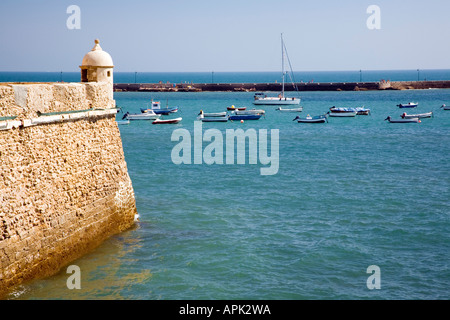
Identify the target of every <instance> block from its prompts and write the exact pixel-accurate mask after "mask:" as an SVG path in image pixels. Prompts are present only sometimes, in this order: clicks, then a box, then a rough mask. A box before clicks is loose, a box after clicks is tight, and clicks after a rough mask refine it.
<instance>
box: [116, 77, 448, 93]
mask: <svg viewBox="0 0 450 320" xmlns="http://www.w3.org/2000/svg"><path fill="white" fill-rule="evenodd" d="M281 86H282V84H281V83H169V82H168V83H162V82H159V83H115V84H114V91H115V92H121V91H124V92H196V91H209V92H214V91H217V92H239V91H243V92H251V91H281ZM296 86H297V88H298V90H299V91H368V90H414V89H449V88H450V80H441V81H389V80H388V81H385V80H382V81H379V82H329V83H319V82H317V83H315V82H308V83H303V82H302V83H297V84H296ZM294 90H295V87H294V86H293V85H292V84H291V85H286V86H285V91H294Z"/></svg>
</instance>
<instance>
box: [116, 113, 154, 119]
mask: <svg viewBox="0 0 450 320" xmlns="http://www.w3.org/2000/svg"><path fill="white" fill-rule="evenodd" d="M160 117H161V115H160V114H145V113H140V114H129V115H127V116H126V117H125V119H126V120H156V119H159V118H160Z"/></svg>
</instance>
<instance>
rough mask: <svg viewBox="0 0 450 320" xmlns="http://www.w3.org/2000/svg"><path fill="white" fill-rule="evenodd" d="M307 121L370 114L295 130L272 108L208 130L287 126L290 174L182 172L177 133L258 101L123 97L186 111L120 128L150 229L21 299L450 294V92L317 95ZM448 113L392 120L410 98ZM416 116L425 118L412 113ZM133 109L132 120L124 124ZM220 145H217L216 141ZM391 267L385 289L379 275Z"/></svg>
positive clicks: (307, 104)
mask: <svg viewBox="0 0 450 320" xmlns="http://www.w3.org/2000/svg"><path fill="white" fill-rule="evenodd" d="M301 96H302V103H301V104H302V106H303V107H304V111H303V112H302V113H301V115H302V116H305V115H306V114H311V115H317V114H321V113H324V112H326V111H327V110H328V108H329V107H331V106H333V105H335V106H342V107H343V106H348V107H352V106H361V105H365V106H366V107H368V108H370V109H371V110H372V112H371V115H370V116H357V117H355V118H330V119H329V123H326V124H320V125H317V124H316V125H314V124H313V125H311V124H299V123H296V122H293V121H292V119H293V118H294V117H295V114H292V113H280V112H278V111H275V107H270V106H267V107H264V109H265V110H266V116H265V117H263V118H261V119H260V120H258V121H246V122H244V123H240V122H233V123H230V122H228V123H207V124H206V123H205V124H203V130H207V129H209V128H217V129H219V130H220V131H221V132H222V133H223V134H224V136H225V133H226V131H225V130H226V129H237V128H242V129H244V130H247V129H255V130H259V129H279V148H280V150H279V161H280V164H279V171H278V173H277V174H276V175H271V176H262V175H260V168H261V167H264V166H263V165H261V164H260V163H259V162H258V164H256V165H250V164H245V165H238V164H234V165H217V164H213V165H206V164H200V165H194V164H192V165H187V164H182V165H175V164H173V162H172V160H171V151H172V148H173V147H174V146H175V145H176V144H177V142H172V141H171V135H172V133H173V131H174V130H175V129H179V128H184V129H187V130H189V132H191V133H193V126H194V120H195V118H196V115H197V113H198V112H199V110H200V109H202V110H204V111H206V112H215V111H225V110H226V109H225V108H226V107H227V106H229V105H232V104H233V105H236V106H247V107H252V104H251V101H252V97H253V95H252V93H217V92H216V93H124V92H121V93H115V99H116V101H117V105H119V106H121V107H122V109H123V111H124V112H126V111H130V112H139V108H141V107H145V106H146V105H147V103H148V102H149V101H150V99H151V98H153V99H156V100H161V102H162V104H163V105H165V104H166V103H168V104H169V106H176V105H178V106H179V107H180V111H179V112H178V113H177V114H176V116H177V117H178V116H181V117H183V121H182V122H180V123H179V124H176V125H159V126H156V125H152V124H151V122H147V121H136V122H132V123H130V124H129V125H121V126H119V128H120V132H121V136H122V141H123V147H124V152H125V157H126V161H127V165H128V170H129V174H130V177H131V179H132V182H133V187H134V190H135V194H136V202H137V208H138V212H139V215H140V222H139V223H138V224H137V225H136V227H135V228H134V229H132V230H129V231H126V232H124V233H122V234H120V235H117V236H114V237H112V238H110V239H109V240H107V241H106V242H105V243H104V244H102V245H101V246H100V247H99V248H97V249H96V250H95V251H93V252H92V253H90V254H87V255H86V256H84V257H83V258H81V259H78V260H77V261H75V262H73V263H72V264H76V265H78V266H79V267H80V268H81V275H82V280H81V285H82V289H81V290H69V289H67V287H66V280H67V278H68V276H69V275H68V274H66V272H65V269H63V270H62V271H61V272H60V273H59V274H57V275H55V276H53V277H50V278H47V279H44V280H38V281H34V282H32V283H29V284H27V285H23V286H20V287H19V288H18V290H17V291H16V292H15V293H14V295H12V296H11V298H15V299H274V300H277V299H448V298H449V288H450V272H449V249H450V245H449V243H450V241H449V240H450V239H449V234H450V228H449V227H450V222H449V213H450V203H449V200H448V195H449V186H450V176H449V172H450V162H449V161H448V156H449V154H450V130H449V129H450V111H444V110H443V109H440V108H439V107H440V106H441V105H442V104H443V103H447V104H450V90H413V91H387V92H303V93H302V94H301ZM410 101H418V102H419V103H420V104H419V107H418V108H417V109H415V110H414V111H413V112H417V113H419V112H429V111H433V112H434V117H433V118H430V119H423V120H422V122H421V123H420V124H390V123H388V122H386V121H383V120H384V119H385V118H386V117H387V116H388V115H391V116H393V117H398V116H399V115H400V114H401V113H402V112H403V109H402V110H400V109H399V108H397V107H396V104H398V103H407V102H410ZM406 111H407V112H411V110H406ZM119 117H121V114H119V115H118V118H119ZM206 145H207V143H206V142H205V143H204V146H206ZM371 265H377V266H379V268H380V270H381V278H380V279H381V289H378V290H377V289H375V290H369V289H368V287H367V285H366V281H367V279H368V277H369V276H370V274H368V273H367V272H366V270H367V268H368V267H369V266H371Z"/></svg>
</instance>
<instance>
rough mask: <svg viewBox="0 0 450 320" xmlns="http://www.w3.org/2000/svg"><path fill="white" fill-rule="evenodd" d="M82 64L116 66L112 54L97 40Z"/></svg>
mask: <svg viewBox="0 0 450 320" xmlns="http://www.w3.org/2000/svg"><path fill="white" fill-rule="evenodd" d="M81 66H92V67H111V68H112V67H114V64H113V61H112V58H111V56H110V55H109V53H108V52H106V51H103V49H102V47H100V41H99V40H98V39H96V40H95V46H94V47H93V48H92V50H91V51H89V52H88V53H87V54H86V55H85V56H84V58H83V62H82V63H81Z"/></svg>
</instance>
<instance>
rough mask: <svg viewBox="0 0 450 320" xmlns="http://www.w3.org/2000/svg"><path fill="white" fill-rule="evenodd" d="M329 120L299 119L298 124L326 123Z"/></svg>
mask: <svg viewBox="0 0 450 320" xmlns="http://www.w3.org/2000/svg"><path fill="white" fill-rule="evenodd" d="M326 121H327V120H326V119H325V118H321V119H298V120H297V122H298V123H325V122H326Z"/></svg>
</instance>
